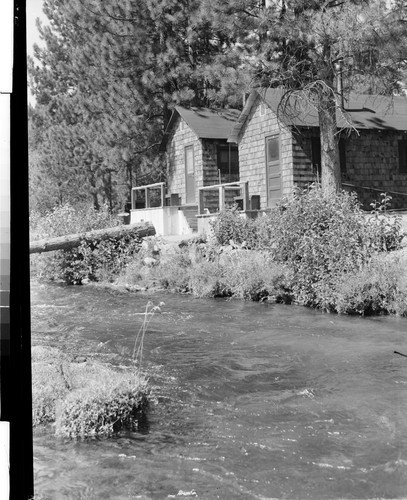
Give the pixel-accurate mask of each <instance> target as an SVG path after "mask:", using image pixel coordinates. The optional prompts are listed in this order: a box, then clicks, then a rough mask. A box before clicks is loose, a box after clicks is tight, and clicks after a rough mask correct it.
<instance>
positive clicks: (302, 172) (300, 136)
mask: <svg viewBox="0 0 407 500" xmlns="http://www.w3.org/2000/svg"><path fill="white" fill-rule="evenodd" d="M314 138H316V139H319V130H318V129H317V128H314V127H312V128H304V127H301V128H300V129H296V128H293V130H292V141H293V145H292V152H293V181H294V185H295V186H296V187H297V188H299V189H306V188H307V187H308V186H309V185H310V184H312V183H314V182H317V181H318V173H317V172H318V168H317V164H314V163H313V158H312V140H313V139H314Z"/></svg>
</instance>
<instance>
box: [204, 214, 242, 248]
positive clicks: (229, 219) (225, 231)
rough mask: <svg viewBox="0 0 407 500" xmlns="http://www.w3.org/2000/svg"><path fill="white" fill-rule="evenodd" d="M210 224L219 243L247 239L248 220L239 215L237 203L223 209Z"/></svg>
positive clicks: (223, 243) (225, 243)
mask: <svg viewBox="0 0 407 500" xmlns="http://www.w3.org/2000/svg"><path fill="white" fill-rule="evenodd" d="M209 224H210V226H211V228H212V231H213V235H214V237H215V240H216V242H217V243H218V244H219V245H229V242H230V241H231V240H233V241H235V242H236V243H242V242H243V241H244V240H245V236H246V234H247V230H246V220H245V219H244V218H243V217H241V216H240V215H239V209H238V206H237V205H234V206H233V207H231V208H225V209H223V210H221V211H220V212H219V215H218V216H217V217H216V219H215V220H213V221H211V222H210V223H209Z"/></svg>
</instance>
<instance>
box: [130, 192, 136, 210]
mask: <svg viewBox="0 0 407 500" xmlns="http://www.w3.org/2000/svg"><path fill="white" fill-rule="evenodd" d="M136 196H137V194H136V189H135V188H132V190H131V209H132V210H135V208H136Z"/></svg>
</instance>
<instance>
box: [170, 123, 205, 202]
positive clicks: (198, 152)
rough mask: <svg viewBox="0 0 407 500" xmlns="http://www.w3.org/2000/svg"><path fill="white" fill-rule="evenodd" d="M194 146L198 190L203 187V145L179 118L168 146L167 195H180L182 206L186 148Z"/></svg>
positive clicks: (184, 189) (184, 194) (184, 198)
mask: <svg viewBox="0 0 407 500" xmlns="http://www.w3.org/2000/svg"><path fill="white" fill-rule="evenodd" d="M192 145H193V146H194V165H195V179H196V188H198V187H200V186H202V176H203V173H202V170H203V164H202V158H203V156H202V143H201V141H200V140H199V139H198V138H197V137H196V135H195V133H194V132H193V130H191V128H190V127H189V126H188V125H187V124H186V123H185V121H184V120H183V119H182V118H181V117H179V118H178V120H177V123H176V125H175V126H174V132H173V133H172V136H171V138H170V139H169V141H168V145H167V155H168V156H167V186H168V190H167V194H169V195H170V194H178V195H179V196H180V197H181V204H185V200H186V187H185V148H186V147H187V146H192ZM196 196H198V195H196ZM196 199H198V197H197V198H196Z"/></svg>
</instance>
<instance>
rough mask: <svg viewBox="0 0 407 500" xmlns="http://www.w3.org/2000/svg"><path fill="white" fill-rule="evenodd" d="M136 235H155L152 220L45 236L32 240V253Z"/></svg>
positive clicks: (142, 236) (65, 248)
mask: <svg viewBox="0 0 407 500" xmlns="http://www.w3.org/2000/svg"><path fill="white" fill-rule="evenodd" d="M125 235H126V236H127V235H128V236H136V237H138V238H144V237H146V236H154V235H155V228H154V226H153V225H152V224H151V222H139V223H137V224H131V225H121V226H116V227H110V228H106V229H96V230H93V231H87V232H84V233H76V234H67V235H65V236H58V237H56V238H44V239H42V240H37V241H31V242H30V254H32V253H41V252H53V251H55V250H71V249H72V248H75V247H78V246H79V245H80V244H81V243H82V242H83V241H94V242H97V241H101V240H107V239H112V238H113V239H119V238H122V237H123V236H125Z"/></svg>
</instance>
